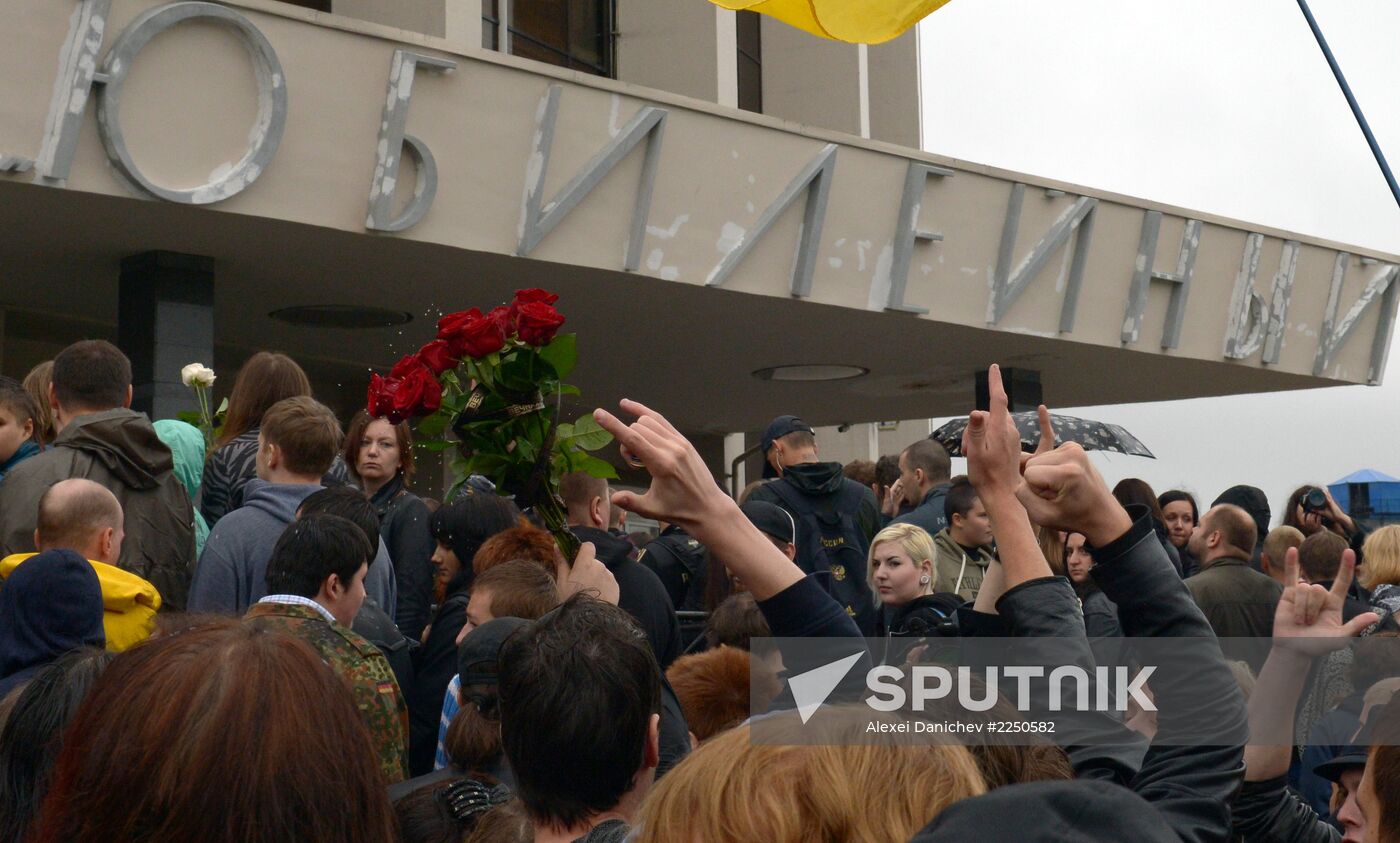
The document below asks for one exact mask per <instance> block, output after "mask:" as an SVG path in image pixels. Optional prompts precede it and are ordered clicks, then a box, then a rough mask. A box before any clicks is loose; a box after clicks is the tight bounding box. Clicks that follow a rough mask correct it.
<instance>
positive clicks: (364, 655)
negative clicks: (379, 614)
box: [244, 603, 408, 784]
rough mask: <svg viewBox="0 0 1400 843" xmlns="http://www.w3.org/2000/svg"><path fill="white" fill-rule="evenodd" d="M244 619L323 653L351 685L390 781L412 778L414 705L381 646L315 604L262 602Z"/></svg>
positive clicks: (327, 661)
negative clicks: (410, 712) (406, 700)
mask: <svg viewBox="0 0 1400 843" xmlns="http://www.w3.org/2000/svg"><path fill="white" fill-rule="evenodd" d="M244 618H245V619H246V621H247V622H248V623H251V624H254V625H255V626H258V627H261V628H263V629H276V630H280V631H282V632H285V633H287V634H289V635H292V636H294V637H296V638H300V639H301V640H302V641H305V642H306V643H307V644H310V645H311V648H312V649H314V650H315V651H316V652H317V653H319V654H320V655H321V658H322V659H324V660H325V662H326V664H328V665H330V666H331V668H332V669H333V670H335V672H336V673H337V674H339V675H340V677H341V678H342V679H344V680H345V684H346V685H349V686H350V690H351V692H352V693H353V694H354V696H355V706H356V707H357V708H359V709H360V714H361V715H362V716H363V717H364V718H365V726H367V727H369V735H370V739H371V740H373V742H374V749H375V752H376V753H378V755H379V767H380V769H381V770H383V772H384V778H385V780H386V781H387V782H388V783H389V784H393V783H394V782H399V781H403V780H404V779H405V778H406V777H407V775H408V706H407V705H406V704H405V703H404V698H403V693H402V692H401V691H400V690H399V683H398V682H397V681H395V680H394V672H393V671H392V670H391V669H390V668H389V662H388V660H387V659H385V658H384V654H383V653H381V652H380V651H379V648H378V647H376V646H374V645H373V644H371V643H369V642H368V641H366V640H365V639H364V638H361V637H360V636H359V635H356V634H355V633H354V632H352V631H351V630H349V629H346V628H345V627H343V626H341V625H340V624H338V623H331V622H330V621H328V620H326V619H325V618H324V617H323V616H322V615H321V614H320V613H319V612H317V611H316V610H315V609H313V608H310V607H309V606H293V605H288V604H284V603H256V604H254V605H253V606H252V607H250V608H249V609H248V614H247V615H245V616H244Z"/></svg>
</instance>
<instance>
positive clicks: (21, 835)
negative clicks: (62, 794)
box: [0, 649, 115, 843]
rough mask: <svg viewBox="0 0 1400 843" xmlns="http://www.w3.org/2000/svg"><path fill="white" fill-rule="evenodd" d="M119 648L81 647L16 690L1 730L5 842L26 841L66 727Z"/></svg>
mask: <svg viewBox="0 0 1400 843" xmlns="http://www.w3.org/2000/svg"><path fill="white" fill-rule="evenodd" d="M113 658H115V654H113V653H108V652H106V651H104V650H97V649H87V650H75V651H73V652H71V653H69V654H68V655H66V656H64V657H62V658H61V659H59V660H58V661H56V662H54V663H53V664H51V665H49V666H48V667H46V668H44V669H43V670H41V671H40V672H39V673H38V674H37V675H36V676H35V677H34V679H33V680H32V681H30V683H29V684H28V685H26V686H25V687H24V688H23V689H22V690H20V691H18V692H17V693H16V699H15V702H14V706H13V708H11V709H10V714H9V717H8V718H7V719H6V720H5V727H4V729H3V730H0V843H20V842H21V841H23V840H24V839H25V834H26V832H27V831H28V829H29V824H30V823H31V822H32V821H33V820H34V817H35V815H36V814H38V812H39V805H40V803H42V802H43V800H44V794H45V793H47V792H48V786H49V775H50V773H52V772H53V765H54V761H56V760H57V759H58V751H59V750H60V749H61V748H62V747H63V730H64V729H65V728H66V727H67V726H68V722H69V721H70V720H72V719H73V714H74V713H75V712H77V710H78V706H79V705H81V704H82V702H83V699H84V698H85V697H86V696H87V693H88V690H89V689H91V688H92V685H93V683H94V682H96V681H97V677H99V676H101V675H102V671H104V670H106V669H107V665H108V664H110V663H111V661H112V659H113Z"/></svg>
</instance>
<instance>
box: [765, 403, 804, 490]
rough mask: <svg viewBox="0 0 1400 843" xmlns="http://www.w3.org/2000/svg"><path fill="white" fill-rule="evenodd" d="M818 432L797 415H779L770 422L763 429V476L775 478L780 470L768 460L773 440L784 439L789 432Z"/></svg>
mask: <svg viewBox="0 0 1400 843" xmlns="http://www.w3.org/2000/svg"><path fill="white" fill-rule="evenodd" d="M798 432H801V433H816V431H815V430H813V429H812V426H811V425H809V424H807V423H806V422H805V421H803V420H802V419H799V418H798V417H797V416H778V417H777V418H776V419H773V420H772V421H770V422H769V423H768V427H766V428H764V430H763V440H762V442H761V448H762V450H763V476H764V477H765V478H769V479H771V478H774V477H777V476H778V472H776V471H774V470H773V465H772V463H770V462H768V451H769V449H771V448H772V447H773V442H774V441H775V440H778V439H782V438H783V437H784V436H787V435H788V434H789V433H798Z"/></svg>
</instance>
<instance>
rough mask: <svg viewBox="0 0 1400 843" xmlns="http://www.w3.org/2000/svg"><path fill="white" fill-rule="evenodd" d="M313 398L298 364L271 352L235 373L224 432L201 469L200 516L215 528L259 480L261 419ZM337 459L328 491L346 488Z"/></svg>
mask: <svg viewBox="0 0 1400 843" xmlns="http://www.w3.org/2000/svg"><path fill="white" fill-rule="evenodd" d="M310 395H311V381H310V380H309V379H307V377H306V373H305V372H303V371H302V370H301V367H300V366H298V365H297V362H296V361H295V360H293V359H292V358H290V357H288V356H287V355H285V354H281V353H278V352H275V351H259V352H258V353H257V354H254V355H253V356H252V357H249V358H248V360H247V362H245V363H244V364H243V368H241V369H239V370H238V377H237V378H236V379H234V382H233V391H232V392H230V393H229V396H228V413H227V415H225V416H224V427H223V432H222V433H221V434H220V435H219V441H218V442H217V443H216V445H215V447H214V451H213V453H211V454H210V455H209V461H208V462H206V463H205V464H204V482H203V483H201V484H200V491H201V498H200V504H199V511H200V512H202V513H204V520H205V521H206V522H208V524H209V528H210V529H211V530H212V529H213V528H214V524H215V523H216V522H217V521H218V520H219V519H220V518H223V517H224V516H225V515H226V514H228V513H229V512H231V511H233V510H235V509H237V508H238V507H239V506H241V505H242V503H243V486H244V485H245V484H246V483H247V482H248V481H249V480H252V479H254V478H255V477H257V456H258V426H259V425H261V424H262V417H263V413H266V412H267V410H268V408H269V407H271V406H272V405H273V404H276V403H277V402H278V401H281V400H282V399H284V398H296V397H299V396H310ZM345 478H346V473H345V463H344V462H342V461H341V460H340V458H339V457H337V458H336V461H335V462H334V463H333V464H332V465H331V470H330V471H329V472H328V473H327V474H326V478H325V482H326V485H328V486H339V485H344V483H345Z"/></svg>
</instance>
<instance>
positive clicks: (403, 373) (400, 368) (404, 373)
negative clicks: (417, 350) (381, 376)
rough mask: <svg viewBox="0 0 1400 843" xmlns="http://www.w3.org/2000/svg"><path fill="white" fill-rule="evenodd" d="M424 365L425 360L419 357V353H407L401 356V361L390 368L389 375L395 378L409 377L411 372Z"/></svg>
mask: <svg viewBox="0 0 1400 843" xmlns="http://www.w3.org/2000/svg"><path fill="white" fill-rule="evenodd" d="M423 365H424V364H423V361H422V360H420V359H419V358H418V355H417V354H405V355H404V356H403V357H400V358H399V362H397V363H395V364H394V368H392V369H390V370H389V377H390V378H393V379H394V380H403V379H404V378H406V377H408V375H409V373H410V372H412V371H413V370H414V369H419V368H422V367H423Z"/></svg>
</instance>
